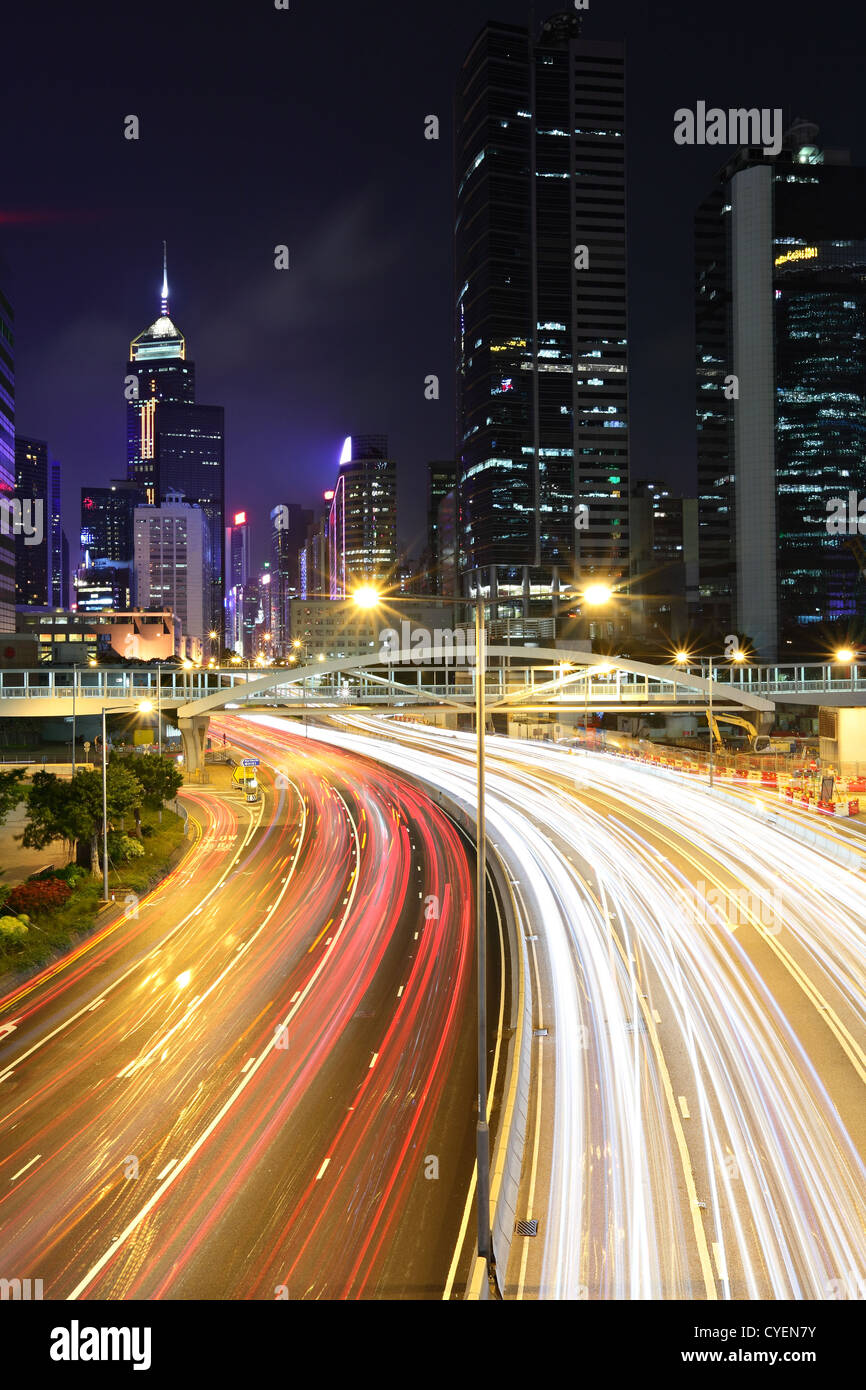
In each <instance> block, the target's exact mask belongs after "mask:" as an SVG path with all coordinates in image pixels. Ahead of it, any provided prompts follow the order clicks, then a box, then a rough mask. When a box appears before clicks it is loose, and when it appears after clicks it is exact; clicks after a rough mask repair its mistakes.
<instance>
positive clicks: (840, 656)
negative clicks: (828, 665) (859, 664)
mask: <svg viewBox="0 0 866 1390" xmlns="http://www.w3.org/2000/svg"><path fill="white" fill-rule="evenodd" d="M855 655H856V653H855V652H852V650H851V648H850V647H840V648H839V650H838V652H837V653H836V660H837V661H841V662H843V663H844V664H845V665H846V666H847V665H848V663H849V662H851V661H853V660H854V657H855Z"/></svg>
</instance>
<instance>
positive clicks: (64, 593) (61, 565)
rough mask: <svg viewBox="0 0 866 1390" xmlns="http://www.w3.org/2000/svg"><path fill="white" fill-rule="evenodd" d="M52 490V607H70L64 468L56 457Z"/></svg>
mask: <svg viewBox="0 0 866 1390" xmlns="http://www.w3.org/2000/svg"><path fill="white" fill-rule="evenodd" d="M49 488H50V491H51V505H50V509H49V510H50V517H51V536H50V553H49V557H48V563H49V584H50V597H49V600H48V603H49V607H51V608H68V607H69V541H68V539H67V536H66V532H65V531H64V529H63V495H62V470H61V467H60V464H59V463H58V461H57V460H56V459H52V461H51V476H50V479H49Z"/></svg>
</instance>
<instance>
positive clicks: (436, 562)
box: [426, 459, 457, 594]
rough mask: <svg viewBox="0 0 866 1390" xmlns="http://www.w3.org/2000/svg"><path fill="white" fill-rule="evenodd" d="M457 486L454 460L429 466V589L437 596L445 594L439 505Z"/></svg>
mask: <svg viewBox="0 0 866 1390" xmlns="http://www.w3.org/2000/svg"><path fill="white" fill-rule="evenodd" d="M456 486H457V465H456V463H455V462H454V460H453V459H444V460H439V461H437V462H434V463H428V465H427V554H426V562H427V587H428V589H429V590H430V591H431V592H432V593H435V594H441V593H443V592H444V591H443V589H442V586H441V583H440V576H439V569H440V564H441V546H440V542H439V503H440V502H441V501H442V499H443V497H446V496H447V495H448V493H451V492H454V490H455V488H456Z"/></svg>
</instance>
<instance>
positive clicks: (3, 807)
mask: <svg viewBox="0 0 866 1390" xmlns="http://www.w3.org/2000/svg"><path fill="white" fill-rule="evenodd" d="M25 771H26V769H25V768H23V767H13V768H11V769H10V771H9V772H0V825H2V824H3V822H4V821H5V819H6V817H7V816H8V815H9V813H10V811H14V810H15V807H16V806H17V805H18V803H19V801H21V800H22V796H21V783H22V782H23V780H24V775H25Z"/></svg>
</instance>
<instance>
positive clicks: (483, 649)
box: [353, 576, 492, 1267]
mask: <svg viewBox="0 0 866 1390" xmlns="http://www.w3.org/2000/svg"><path fill="white" fill-rule="evenodd" d="M353 598H354V600H355V603H356V604H357V606H358V607H359V608H367V609H373V608H378V607H379V606H380V605H381V604H382V603H383V602H386V601H387V602H389V603H390V602H391V601H392V600H391V596H390V595H380V594H379V593H378V591H377V590H376V589H374V588H373V587H372V586H364V587H362V588H360V589H358V590H356V592H355V593H354V595H353ZM395 601H396V602H399V601H400V600H399V597H398V598H397V599H396V600H395ZM425 601H426V602H429V603H440V604H445V605H450V606H452V607H458V606H463V604H464V603H465V600H463V599H458V598H450V597H447V596H444V595H435V596H431V597H430V598H428V599H427V600H425ZM486 667H487V629H486V625H485V613H484V598H483V595H482V593H481V579H480V576H479V578H478V581H477V583H476V589H475V733H476V738H475V744H476V755H475V756H476V793H477V799H478V836H477V840H478V843H477V847H476V876H475V899H476V901H475V959H476V978H477V982H478V993H477V1024H478V1031H477V1100H476V1103H477V1115H478V1118H477V1120H476V1125H475V1156H476V1163H477V1170H478V1171H477V1193H478V1203H477V1218H478V1222H477V1224H478V1239H477V1244H478V1255H479V1257H480V1258H481V1259H483V1260H484V1261H485V1263H486V1264H487V1266H488V1267H489V1265H490V1258H491V1254H492V1251H491V1248H490V1130H489V1127H488V1124H487V842H486V838H485V837H486V807H485V801H484V781H485V778H484V736H485V721H486V708H485V694H486V691H485V684H486Z"/></svg>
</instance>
